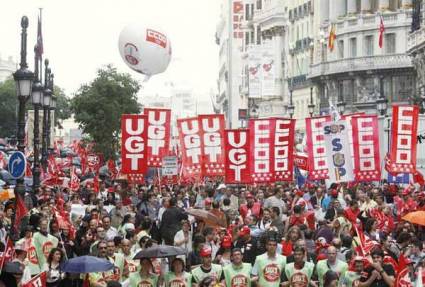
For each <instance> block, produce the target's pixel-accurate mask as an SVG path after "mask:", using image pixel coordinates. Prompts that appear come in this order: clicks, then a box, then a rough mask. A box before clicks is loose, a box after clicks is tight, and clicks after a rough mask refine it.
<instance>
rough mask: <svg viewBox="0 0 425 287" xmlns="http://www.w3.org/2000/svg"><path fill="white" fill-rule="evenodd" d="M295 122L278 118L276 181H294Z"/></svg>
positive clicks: (276, 127) (276, 122)
mask: <svg viewBox="0 0 425 287" xmlns="http://www.w3.org/2000/svg"><path fill="white" fill-rule="evenodd" d="M294 139H295V120H293V119H282V118H277V119H276V120H275V134H274V145H273V151H274V152H273V157H274V176H275V180H276V181H292V180H293V171H294V161H293V156H294Z"/></svg>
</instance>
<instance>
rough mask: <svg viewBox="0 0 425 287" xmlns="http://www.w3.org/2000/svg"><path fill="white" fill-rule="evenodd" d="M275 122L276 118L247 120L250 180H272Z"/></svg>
mask: <svg viewBox="0 0 425 287" xmlns="http://www.w3.org/2000/svg"><path fill="white" fill-rule="evenodd" d="M275 123H276V119H251V120H249V130H250V133H249V138H250V154H251V161H250V172H251V181H252V182H273V181H274V157H273V154H274V138H275V137H274V134H275Z"/></svg>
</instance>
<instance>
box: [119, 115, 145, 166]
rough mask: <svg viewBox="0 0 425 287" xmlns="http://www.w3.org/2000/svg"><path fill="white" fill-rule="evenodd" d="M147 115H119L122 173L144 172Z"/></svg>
mask: <svg viewBox="0 0 425 287" xmlns="http://www.w3.org/2000/svg"><path fill="white" fill-rule="evenodd" d="M147 123H148V121H147V116H145V115H122V116H121V131H122V138H121V163H122V170H121V172H122V173H124V174H141V173H145V172H146V170H147V168H148V165H147V160H146V159H147V155H148V153H147V150H148V149H147V145H146V142H147V129H148V125H147Z"/></svg>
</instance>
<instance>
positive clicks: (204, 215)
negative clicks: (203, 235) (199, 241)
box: [187, 208, 226, 227]
mask: <svg viewBox="0 0 425 287" xmlns="http://www.w3.org/2000/svg"><path fill="white" fill-rule="evenodd" d="M187 213H188V214H190V215H192V216H194V217H195V218H197V219H201V220H202V221H204V222H205V224H207V225H213V226H222V227H226V222H225V220H224V219H221V218H220V217H218V216H216V215H215V214H213V213H211V212H209V211H206V210H204V209H193V208H191V209H188V210H187Z"/></svg>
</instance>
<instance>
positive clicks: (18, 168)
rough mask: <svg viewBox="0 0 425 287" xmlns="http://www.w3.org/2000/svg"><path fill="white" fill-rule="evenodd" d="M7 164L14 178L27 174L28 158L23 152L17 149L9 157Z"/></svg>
mask: <svg viewBox="0 0 425 287" xmlns="http://www.w3.org/2000/svg"><path fill="white" fill-rule="evenodd" d="M7 166H8V168H9V173H10V175H11V176H12V177H13V178H21V177H23V176H24V174H25V168H26V166H27V159H26V158H25V155H24V154H23V153H22V152H20V151H16V152H14V153H13V154H12V155H11V156H10V157H9V163H8V164H7Z"/></svg>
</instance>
